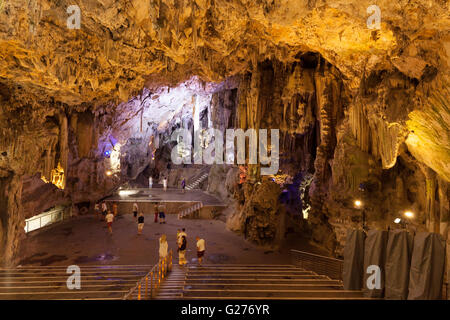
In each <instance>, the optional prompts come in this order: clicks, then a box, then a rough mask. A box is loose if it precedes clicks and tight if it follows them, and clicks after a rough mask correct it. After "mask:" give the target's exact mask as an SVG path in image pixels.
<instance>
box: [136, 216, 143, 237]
mask: <svg viewBox="0 0 450 320" xmlns="http://www.w3.org/2000/svg"><path fill="white" fill-rule="evenodd" d="M137 222H138V235H140V234H141V233H142V229H144V213H142V212H141V213H139V217H138V219H137Z"/></svg>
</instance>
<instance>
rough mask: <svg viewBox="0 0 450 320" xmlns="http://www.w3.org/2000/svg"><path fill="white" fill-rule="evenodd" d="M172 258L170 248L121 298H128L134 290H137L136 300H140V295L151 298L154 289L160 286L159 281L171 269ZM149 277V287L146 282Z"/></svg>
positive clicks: (154, 291)
mask: <svg viewBox="0 0 450 320" xmlns="http://www.w3.org/2000/svg"><path fill="white" fill-rule="evenodd" d="M172 258H173V254H172V250H170V251H169V255H168V256H167V257H165V258H164V259H162V260H160V261H159V262H158V264H155V265H154V266H153V268H152V269H151V270H150V271H149V272H148V273H147V274H146V275H145V276H144V277H143V278H141V279H140V280H139V281H138V282H137V283H136V285H135V286H134V287H133V288H131V289H130V291H128V292H127V293H126V294H125V295H124V297H123V300H128V299H130V298H131V297H132V295H133V293H134V292H135V291H136V290H137V292H138V296H137V299H138V300H142V296H144V299H152V298H153V296H154V294H155V293H156V290H157V289H159V288H160V287H161V283H162V281H163V280H164V278H166V276H167V274H168V273H169V272H170V271H172ZM149 278H150V287H149V284H148V280H149ZM149 289H150V290H149Z"/></svg>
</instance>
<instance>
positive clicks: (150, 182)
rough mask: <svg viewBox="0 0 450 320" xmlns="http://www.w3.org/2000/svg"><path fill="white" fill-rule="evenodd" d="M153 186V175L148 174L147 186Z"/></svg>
mask: <svg viewBox="0 0 450 320" xmlns="http://www.w3.org/2000/svg"><path fill="white" fill-rule="evenodd" d="M152 186H153V177H152V176H150V178H148V187H149V188H150V189H151V188H152Z"/></svg>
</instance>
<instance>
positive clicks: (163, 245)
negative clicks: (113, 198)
mask: <svg viewBox="0 0 450 320" xmlns="http://www.w3.org/2000/svg"><path fill="white" fill-rule="evenodd" d="M158 208H160V209H159V210H158ZM95 211H96V214H100V212H101V217H103V220H104V221H106V224H107V226H108V231H109V233H110V234H112V223H113V221H114V217H115V216H116V215H117V204H116V203H114V204H113V211H111V210H108V206H107V204H106V202H105V201H103V202H102V203H101V206H100V204H99V203H96V204H95ZM138 212H139V206H138V204H137V203H136V202H134V203H133V217H134V220H135V222H137V226H138V235H141V234H142V230H143V229H144V220H145V218H144V213H143V212H142V211H141V212H140V213H139V214H138ZM158 217H159V221H160V222H159V223H160V224H165V223H166V221H165V218H166V215H165V213H164V211H163V208H162V206H155V220H154V221H155V223H157V222H158ZM101 219H102V218H101ZM176 240H177V241H176V242H177V251H178V263H179V265H180V266H184V265H186V264H187V260H186V249H187V234H186V229H185V228H183V229H181V230H180V229H178V230H177V239H176ZM196 240H197V258H198V263H199V265H201V264H202V262H203V257H204V256H205V250H206V244H205V240H204V239H201V238H200V237H198V236H197V237H196ZM168 251H169V245H168V243H167V237H166V235H165V234H163V235H161V237H160V238H159V258H160V259H164V258H165V257H167V255H168Z"/></svg>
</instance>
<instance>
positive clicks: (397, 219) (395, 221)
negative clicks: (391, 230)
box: [394, 218, 402, 224]
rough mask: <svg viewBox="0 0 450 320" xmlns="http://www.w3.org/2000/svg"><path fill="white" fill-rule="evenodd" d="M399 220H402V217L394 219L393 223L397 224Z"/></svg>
mask: <svg viewBox="0 0 450 320" xmlns="http://www.w3.org/2000/svg"><path fill="white" fill-rule="evenodd" d="M401 221H402V219H400V218H396V219H395V220H394V223H396V224H399V223H400V222H401Z"/></svg>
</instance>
